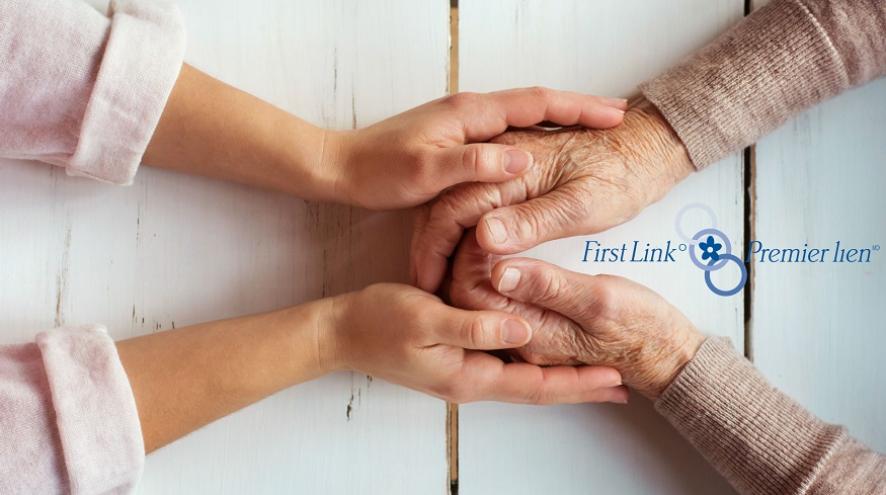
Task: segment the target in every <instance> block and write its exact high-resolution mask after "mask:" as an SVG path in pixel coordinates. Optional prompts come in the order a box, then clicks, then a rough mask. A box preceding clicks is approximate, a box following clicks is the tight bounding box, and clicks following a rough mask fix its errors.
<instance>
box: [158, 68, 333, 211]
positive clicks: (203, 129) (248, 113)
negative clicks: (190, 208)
mask: <svg viewBox="0 0 886 495" xmlns="http://www.w3.org/2000/svg"><path fill="white" fill-rule="evenodd" d="M330 135H331V133H329V132H327V131H326V130H324V129H321V128H319V127H316V126H314V125H311V124H309V123H307V122H305V121H303V120H301V119H299V118H298V117H296V116H294V115H292V114H290V113H287V112H285V111H283V110H281V109H279V108H277V107H275V106H273V105H271V104H269V103H267V102H265V101H262V100H260V99H258V98H256V97H254V96H252V95H250V94H248V93H245V92H243V91H240V90H238V89H236V88H234V87H232V86H229V85H227V84H225V83H223V82H221V81H219V80H217V79H214V78H212V77H210V76H208V75H206V74H204V73H203V72H200V71H199V70H197V69H195V68H193V67H191V66H189V65H184V66H183V67H182V71H181V74H180V75H179V78H178V80H177V81H176V83H175V86H174V88H173V90H172V94H171V95H170V97H169V100H168V101H167V103H166V107H165V108H164V110H163V114H162V116H161V117H160V122H159V124H158V125H157V129H156V130H155V131H154V135H153V136H152V138H151V141H150V143H149V144H148V148H147V151H146V152H145V155H144V160H143V161H144V163H145V164H146V165H151V166H155V167H162V168H168V169H172V170H176V171H179V172H185V173H190V174H197V175H204V176H207V177H215V178H219V179H225V180H231V181H235V182H240V183H243V184H249V185H254V186H259V187H264V188H268V189H274V190H277V191H283V192H286V193H289V194H293V195H296V196H299V197H301V198H305V199H311V200H337V199H339V198H336V197H334V194H333V186H332V184H333V181H334V177H333V174H332V173H331V172H330V170H328V169H327V168H326V165H327V163H328V161H327V160H326V158H325V156H327V155H328V154H330V153H331V151H332V150H331V149H330V147H329V146H327V145H328V142H327V137H329V136H330Z"/></svg>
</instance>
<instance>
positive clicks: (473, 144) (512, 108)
mask: <svg viewBox="0 0 886 495" xmlns="http://www.w3.org/2000/svg"><path fill="white" fill-rule="evenodd" d="M626 107H627V101H626V100H622V99H610V98H601V97H598V96H588V95H581V94H578V93H571V92H567V91H555V90H551V89H545V88H526V89H514V90H508V91H499V92H494V93H482V94H481V93H459V94H456V95H453V96H449V97H446V98H442V99H439V100H435V101H432V102H430V103H427V104H424V105H421V106H419V107H416V108H414V109H412V110H409V111H407V112H405V113H402V114H400V115H396V116H394V117H391V118H389V119H387V120H384V121H382V122H379V123H378V124H375V125H373V126H370V127H367V128H365V129H360V130H358V131H348V132H327V138H326V143H325V146H324V151H323V163H324V165H323V168H324V170H326V171H327V175H330V177H329V179H328V182H329V183H330V184H332V186H331V187H332V189H333V190H334V193H333V194H332V197H333V198H335V199H337V200H338V201H340V202H344V203H349V204H356V205H359V206H362V207H365V208H370V209H390V208H404V207H409V206H415V205H418V204H421V203H424V202H426V201H428V200H430V199H431V198H433V197H434V196H436V195H437V194H439V193H440V191H442V190H444V189H446V188H447V187H450V186H452V185H454V184H458V183H462V182H475V181H479V182H500V181H505V180H510V179H513V178H515V177H519V176H520V175H522V174H524V173H525V172H526V171H527V170H529V169H530V168H531V167H532V162H533V159H532V158H533V157H532V155H530V154H529V153H527V151H526V150H521V149H519V148H518V146H516V144H517V143H499V144H490V143H484V142H483V141H488V140H489V139H492V138H493V137H495V136H497V135H499V134H501V133H503V132H505V130H506V129H507V128H508V126H517V127H527V126H532V125H535V124H538V123H540V122H543V121H552V122H556V123H557V124H560V125H575V124H579V125H583V126H586V127H596V128H607V127H613V126H616V125H618V124H620V123H621V121H622V118H623V117H624V109H625V108H626Z"/></svg>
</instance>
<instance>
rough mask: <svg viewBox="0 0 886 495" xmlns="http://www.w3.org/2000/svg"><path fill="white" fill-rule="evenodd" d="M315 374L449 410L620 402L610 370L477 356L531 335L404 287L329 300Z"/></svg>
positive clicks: (500, 317) (518, 321)
mask: <svg viewBox="0 0 886 495" xmlns="http://www.w3.org/2000/svg"><path fill="white" fill-rule="evenodd" d="M330 306H331V309H330V312H329V317H328V318H327V319H326V321H327V323H326V325H324V328H322V329H320V330H319V332H318V348H319V349H320V350H321V352H320V355H321V358H320V360H321V361H322V362H321V363H319V364H320V366H321V367H322V368H324V369H330V370H332V369H354V370H359V371H362V372H364V373H368V374H371V375H374V376H378V377H381V378H384V379H386V380H388V381H391V382H394V383H398V384H401V385H405V386H407V387H410V388H413V389H416V390H419V391H422V392H426V393H429V394H431V395H434V396H437V397H440V398H443V399H446V400H450V401H453V402H470V401H478V400H499V401H507V402H520V403H533V404H550V403H577V402H604V401H612V402H626V401H627V390H626V389H625V388H624V387H623V386H621V377H620V376H619V374H618V372H617V371H615V370H614V369H612V368H605V367H595V366H580V367H566V366H562V367H550V368H542V367H539V366H535V365H532V364H528V363H505V362H503V361H502V360H500V359H499V358H497V357H495V356H493V355H491V354H488V353H486V352H483V351H482V350H494V349H507V348H514V347H519V346H522V345H526V343H527V342H529V340H530V339H531V338H532V329H531V327H530V326H529V324H528V323H527V322H526V320H524V319H523V318H520V317H519V316H514V315H509V314H507V313H503V312H501V311H466V310H462V309H456V308H452V307H450V306H447V305H445V304H443V303H442V302H441V301H440V299H438V298H437V297H435V296H433V295H431V294H428V293H426V292H423V291H421V290H419V289H416V288H414V287H411V286H407V285H400V284H377V285H372V286H369V287H367V288H366V289H363V290H361V291H358V292H353V293H350V294H345V295H343V296H338V297H335V298H332V299H331V300H330Z"/></svg>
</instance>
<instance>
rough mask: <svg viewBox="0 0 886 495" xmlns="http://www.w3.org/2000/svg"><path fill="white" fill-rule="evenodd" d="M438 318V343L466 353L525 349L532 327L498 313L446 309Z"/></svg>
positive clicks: (523, 321)
mask: <svg viewBox="0 0 886 495" xmlns="http://www.w3.org/2000/svg"><path fill="white" fill-rule="evenodd" d="M443 310H444V312H445V314H443V315H441V317H439V318H436V321H437V322H438V325H437V326H436V328H435V336H436V338H437V341H438V343H440V344H447V345H452V346H457V347H462V348H465V349H477V350H495V349H510V348H514V347H521V346H524V345H526V344H527V343H528V342H529V341H530V340H531V339H532V327H530V326H529V324H528V323H526V321H525V320H523V319H522V318H520V317H517V316H512V315H509V314H507V313H502V312H499V311H466V310H463V309H456V308H452V307H450V306H444V308H443Z"/></svg>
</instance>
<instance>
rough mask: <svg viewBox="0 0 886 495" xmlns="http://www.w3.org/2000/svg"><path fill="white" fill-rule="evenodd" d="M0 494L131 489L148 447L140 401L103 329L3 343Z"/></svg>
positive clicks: (51, 333) (64, 330) (0, 365)
mask: <svg viewBox="0 0 886 495" xmlns="http://www.w3.org/2000/svg"><path fill="white" fill-rule="evenodd" d="M0 459H2V462H0V493H40V494H44V493H45V494H51V493H72V494H84V495H85V494H116V493H128V492H129V491H131V489H132V488H133V486H134V485H135V483H136V482H137V481H138V478H139V476H140V475H141V471H142V466H143V464H144V445H143V443H142V434H141V428H140V426H139V420H138V411H137V409H136V406H135V399H134V398H133V395H132V390H131V389H130V386H129V380H128V379H127V377H126V373H125V371H124V369H123V366H122V364H121V363H120V359H119V357H118V356H117V348H116V346H115V345H114V342H113V341H112V340H111V339H110V337H109V336H108V334H107V333H106V331H105V329H104V328H102V327H98V326H86V327H75V328H59V329H55V330H51V331H48V332H43V333H41V334H39V335H38V336H37V340H36V343H31V344H26V345H15V346H0Z"/></svg>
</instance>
